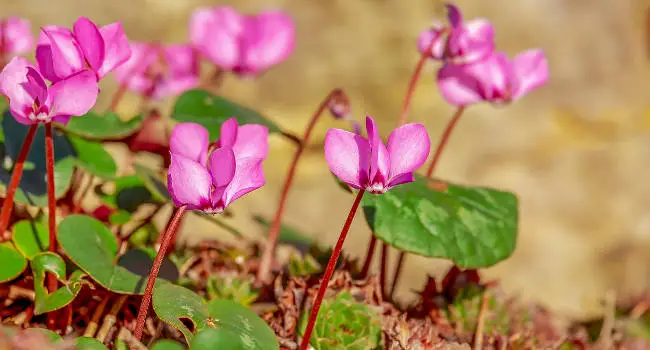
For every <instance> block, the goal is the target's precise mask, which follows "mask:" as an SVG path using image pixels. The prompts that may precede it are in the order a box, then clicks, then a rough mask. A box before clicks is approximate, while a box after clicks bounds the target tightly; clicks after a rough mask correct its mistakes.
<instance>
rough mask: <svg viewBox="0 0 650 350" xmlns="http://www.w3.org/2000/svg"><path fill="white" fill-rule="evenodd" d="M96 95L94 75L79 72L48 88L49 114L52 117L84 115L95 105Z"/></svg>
mask: <svg viewBox="0 0 650 350" xmlns="http://www.w3.org/2000/svg"><path fill="white" fill-rule="evenodd" d="M98 94H99V87H98V86H97V76H96V75H95V73H94V72H92V71H89V70H84V71H81V72H79V73H77V74H74V75H72V76H70V77H68V78H66V79H63V80H60V81H58V82H56V83H55V84H54V85H52V86H51V87H50V100H51V103H52V105H51V107H50V114H51V115H52V117H55V116H80V115H84V114H86V113H88V111H89V110H90V109H91V108H92V107H93V106H94V105H95V102H96V101H97V95H98Z"/></svg>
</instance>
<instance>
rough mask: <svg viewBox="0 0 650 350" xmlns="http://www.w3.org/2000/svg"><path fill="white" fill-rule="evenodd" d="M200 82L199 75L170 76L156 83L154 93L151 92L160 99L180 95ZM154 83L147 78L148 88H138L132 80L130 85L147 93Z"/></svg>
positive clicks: (156, 98) (152, 96)
mask: <svg viewBox="0 0 650 350" xmlns="http://www.w3.org/2000/svg"><path fill="white" fill-rule="evenodd" d="M140 81H142V80H140ZM199 83H200V81H199V77H198V76H193V75H187V76H179V77H168V78H166V79H164V80H162V81H158V82H157V83H156V86H155V88H154V90H153V93H152V94H151V98H152V99H154V100H160V99H163V98H165V97H168V96H175V95H180V94H182V93H183V92H185V91H188V90H191V89H194V88H196V87H197V86H199ZM152 84H154V82H153V81H151V80H147V84H145V85H146V86H147V87H148V88H138V87H137V82H132V84H131V85H130V87H131V89H132V90H135V91H138V92H142V93H147V92H148V91H149V89H151V88H152V87H151V86H152Z"/></svg>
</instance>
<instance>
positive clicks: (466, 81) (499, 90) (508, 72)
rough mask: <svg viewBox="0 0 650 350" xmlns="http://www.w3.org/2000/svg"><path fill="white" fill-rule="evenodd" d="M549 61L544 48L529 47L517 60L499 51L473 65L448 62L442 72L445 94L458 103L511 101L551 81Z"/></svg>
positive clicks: (440, 85) (440, 78)
mask: <svg viewBox="0 0 650 350" xmlns="http://www.w3.org/2000/svg"><path fill="white" fill-rule="evenodd" d="M548 74H549V73H548V62H547V60H546V56H544V53H543V52H542V51H541V50H528V51H525V52H523V53H520V54H519V55H517V56H516V57H515V58H514V60H510V59H508V57H507V56H506V54H504V53H502V52H495V53H494V54H493V55H492V56H490V57H488V58H487V59H485V60H484V61H480V62H476V63H473V64H469V65H453V64H446V65H445V66H443V67H442V68H440V70H439V71H438V86H439V87H440V92H441V94H442V96H443V97H444V98H445V99H446V100H447V101H448V102H449V103H452V104H454V105H457V106H465V105H470V104H473V103H478V102H481V101H488V102H491V103H507V102H511V101H514V100H516V99H518V98H520V97H521V96H523V95H525V94H527V93H528V92H530V91H532V90H534V89H536V88H538V87H540V86H542V85H544V84H545V83H546V82H547V81H548Z"/></svg>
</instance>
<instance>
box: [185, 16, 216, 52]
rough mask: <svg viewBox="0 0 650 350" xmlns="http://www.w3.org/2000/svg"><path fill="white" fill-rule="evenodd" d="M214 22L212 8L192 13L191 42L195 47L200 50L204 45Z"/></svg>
mask: <svg viewBox="0 0 650 350" xmlns="http://www.w3.org/2000/svg"><path fill="white" fill-rule="evenodd" d="M213 20H214V15H213V13H212V9H211V8H208V7H202V8H198V9H196V10H195V11H194V12H192V15H191V16H190V42H191V43H192V45H194V47H197V48H198V47H200V46H202V45H203V43H204V41H205V39H206V37H207V36H208V33H209V31H210V29H211V25H212V21H213Z"/></svg>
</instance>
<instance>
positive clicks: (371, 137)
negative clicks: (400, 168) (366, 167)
mask: <svg viewBox="0 0 650 350" xmlns="http://www.w3.org/2000/svg"><path fill="white" fill-rule="evenodd" d="M366 130H367V132H368V142H369V143H370V152H371V153H372V155H371V161H370V181H371V182H380V183H384V182H387V180H388V178H389V176H390V158H389V156H388V150H387V149H386V146H384V143H383V142H382V141H381V138H380V137H379V131H378V130H377V124H376V123H375V121H374V119H372V117H370V116H366Z"/></svg>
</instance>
